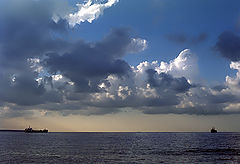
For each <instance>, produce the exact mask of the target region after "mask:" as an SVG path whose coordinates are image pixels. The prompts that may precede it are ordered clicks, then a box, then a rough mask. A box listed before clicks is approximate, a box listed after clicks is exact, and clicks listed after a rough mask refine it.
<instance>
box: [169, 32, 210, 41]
mask: <svg viewBox="0 0 240 164" xmlns="http://www.w3.org/2000/svg"><path fill="white" fill-rule="evenodd" d="M165 37H166V38H167V39H168V40H169V41H172V42H175V43H178V44H183V43H190V44H199V43H202V42H204V41H205V40H207V38H208V35H207V34H206V33H200V34H198V35H196V36H188V35H186V34H184V33H175V34H168V35H166V36H165Z"/></svg>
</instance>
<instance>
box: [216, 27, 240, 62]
mask: <svg viewBox="0 0 240 164" xmlns="http://www.w3.org/2000/svg"><path fill="white" fill-rule="evenodd" d="M215 49H216V50H217V51H219V52H220V54H221V55H222V56H223V57H225V58H227V59H229V60H231V61H239V60H240V36H239V35H237V34H235V33H233V32H231V31H225V32H223V33H221V34H220V35H219V37H218V40H217V43H216V45H215Z"/></svg>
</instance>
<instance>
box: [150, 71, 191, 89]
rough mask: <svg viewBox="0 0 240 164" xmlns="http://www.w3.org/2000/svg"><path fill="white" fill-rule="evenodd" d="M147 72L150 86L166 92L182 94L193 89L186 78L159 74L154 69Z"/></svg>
mask: <svg viewBox="0 0 240 164" xmlns="http://www.w3.org/2000/svg"><path fill="white" fill-rule="evenodd" d="M146 72H147V74H148V82H149V84H150V86H151V87H153V88H158V89H160V90H161V91H164V92H169V91H174V92H177V93H181V92H186V91H188V90H189V88H190V87H192V86H191V84H189V83H188V81H187V79H186V78H185V77H181V78H174V77H172V76H171V75H169V74H166V73H160V74H157V73H156V71H155V70H153V69H148V70H147V71H146Z"/></svg>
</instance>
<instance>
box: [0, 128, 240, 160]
mask: <svg viewBox="0 0 240 164" xmlns="http://www.w3.org/2000/svg"><path fill="white" fill-rule="evenodd" d="M0 162H1V163H95V162H98V163H183V162H184V163H200V162H215V163H232V162H234V163H240V133H216V134H211V133H47V134H26V133H21V132H0Z"/></svg>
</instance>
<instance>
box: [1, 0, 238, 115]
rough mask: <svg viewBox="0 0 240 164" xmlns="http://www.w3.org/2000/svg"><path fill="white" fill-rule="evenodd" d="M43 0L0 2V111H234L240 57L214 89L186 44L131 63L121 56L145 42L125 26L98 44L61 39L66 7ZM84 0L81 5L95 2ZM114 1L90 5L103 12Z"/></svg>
mask: <svg viewBox="0 0 240 164" xmlns="http://www.w3.org/2000/svg"><path fill="white" fill-rule="evenodd" d="M13 2H18V3H17V4H15V5H13ZM46 2H48V1H27V0H23V1H21V3H19V1H17V0H16V1H14V0H10V1H7V2H4V3H3V2H0V13H1V14H0V34H1V38H0V116H2V117H19V116H28V114H30V113H32V112H33V110H35V111H42V110H44V111H46V113H51V112H55V111H56V112H59V113H60V114H62V115H69V114H84V115H94V114H95V115H102V114H107V113H117V112H121V111H122V110H125V109H128V110H140V111H142V112H143V113H146V114H163V113H175V114H230V113H238V112H239V110H237V108H238V106H239V102H238V100H239V97H240V93H239V89H240V88H239V84H240V75H239V74H240V73H239V70H240V69H239V68H240V64H239V62H237V61H235V62H232V63H231V65H230V67H231V68H232V69H236V70H237V74H236V76H235V77H230V76H227V77H226V82H225V83H224V84H222V85H221V86H214V87H209V86H207V85H203V84H201V83H200V82H199V80H198V63H197V56H196V55H195V54H194V53H192V52H191V51H190V50H189V49H185V50H183V51H182V52H180V53H179V54H178V55H176V58H175V59H172V60H170V61H168V62H166V61H153V62H148V61H144V62H141V63H139V64H138V65H137V66H131V65H129V64H128V63H127V62H126V61H125V60H124V56H126V55H127V54H131V53H139V52H142V51H144V50H145V49H146V48H147V45H148V43H147V41H146V40H145V39H142V38H135V37H133V36H132V33H131V32H132V31H130V30H129V29H126V28H113V29H112V30H111V31H110V32H109V33H108V34H107V35H106V36H105V37H103V38H102V39H101V40H98V41H92V42H87V41H85V40H83V39H78V40H75V41H72V40H71V41H70V40H68V39H64V37H61V36H64V34H66V33H68V32H69V30H70V27H69V25H68V24H69V22H68V21H66V19H65V18H64V15H66V13H69V12H70V11H71V7H67V8H70V9H66V10H64V5H63V4H64V2H63V1H60V0H59V1H49V3H48V4H47V5H46ZM90 2H91V1H89V2H88V3H89V4H88V5H87V4H84V5H86V6H85V7H86V8H87V6H88V7H89V8H91V6H94V4H92V2H91V4H90ZM116 2H117V1H107V2H106V3H104V4H96V5H95V6H97V7H99V6H100V7H101V10H100V9H99V11H100V13H102V11H103V9H105V8H107V7H110V6H112V5H114V4H115V3H116ZM56 8H58V10H57V9H56ZM61 8H63V13H61V10H60V9H61ZM42 11H44V12H42ZM80 11H81V10H80ZM93 11H94V12H95V10H93ZM100 13H98V14H100ZM98 14H96V13H95V15H93V16H94V19H96V18H97V17H98V16H99V15H98ZM56 15H60V16H59V17H55V18H58V20H57V21H56V20H54V16H56ZM89 19H90V18H89ZM86 20H88V18H87V19H86ZM19 29H21V30H19ZM197 38H198V37H197ZM199 38H201V37H199ZM197 40H198V39H197ZM200 40H201V39H200ZM30 115H32V114H30ZM30 115H29V117H31V116H30Z"/></svg>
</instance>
